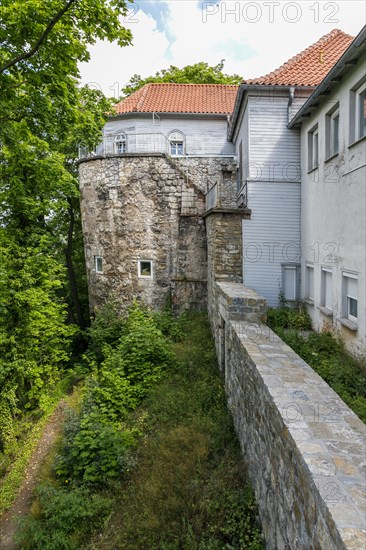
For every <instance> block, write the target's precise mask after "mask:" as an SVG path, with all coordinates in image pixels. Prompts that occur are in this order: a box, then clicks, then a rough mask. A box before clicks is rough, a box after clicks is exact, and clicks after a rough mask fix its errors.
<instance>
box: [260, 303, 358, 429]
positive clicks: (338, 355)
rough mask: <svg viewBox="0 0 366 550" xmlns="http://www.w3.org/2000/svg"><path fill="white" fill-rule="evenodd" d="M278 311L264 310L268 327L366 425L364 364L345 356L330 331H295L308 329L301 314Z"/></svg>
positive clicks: (342, 348)
mask: <svg viewBox="0 0 366 550" xmlns="http://www.w3.org/2000/svg"><path fill="white" fill-rule="evenodd" d="M288 311H289V310H287V309H286V308H280V309H277V310H274V309H270V310H269V311H268V324H269V326H270V327H271V328H272V330H274V331H275V332H276V333H277V334H278V335H279V336H280V337H281V338H282V340H284V341H285V342H286V343H287V344H288V345H289V346H291V348H292V349H293V350H294V351H295V352H296V353H298V354H299V355H300V357H302V359H304V360H305V361H306V362H307V363H308V364H309V365H310V366H311V367H312V368H313V369H314V370H315V371H316V372H317V373H318V374H319V375H320V376H321V377H322V378H323V379H324V380H325V381H326V382H327V383H328V384H329V386H330V387H331V388H333V390H334V391H335V392H337V393H338V395H339V396H340V397H341V399H343V401H344V402H345V403H346V404H347V405H348V406H349V407H350V409H351V410H353V411H354V412H355V413H356V414H357V415H358V416H359V418H360V419H361V420H362V421H363V422H365V423H366V374H365V373H366V364H365V361H362V360H358V359H355V358H354V357H352V356H351V355H350V354H349V353H347V351H346V349H345V346H344V344H343V342H342V341H341V340H339V339H337V338H336V337H335V336H334V335H332V334H331V333H330V332H321V333H317V332H310V333H309V334H308V335H306V336H305V335H303V334H302V333H301V332H299V330H308V329H309V328H311V324H309V323H310V319H309V318H308V316H307V314H306V313H304V312H297V311H296V310H290V311H291V313H288Z"/></svg>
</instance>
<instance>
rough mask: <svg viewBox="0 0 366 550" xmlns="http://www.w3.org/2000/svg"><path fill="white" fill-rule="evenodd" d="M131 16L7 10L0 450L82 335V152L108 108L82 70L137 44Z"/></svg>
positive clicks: (0, 102) (95, 2)
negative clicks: (96, 55) (112, 47)
mask: <svg viewBox="0 0 366 550" xmlns="http://www.w3.org/2000/svg"><path fill="white" fill-rule="evenodd" d="M126 10H127V7H126V2H125V1H124V0H112V1H107V0H68V1H66V0H47V2H42V1H41V0H28V1H27V2H24V1H23V0H2V2H1V5H0V21H1V25H0V43H1V51H0V88H1V95H0V143H1V147H0V167H1V171H0V409H1V412H2V414H3V415H4V423H3V424H2V426H1V428H0V452H1V450H2V451H3V452H5V453H9V449H10V448H11V449H14V441H15V439H14V438H15V426H16V424H17V422H19V417H20V416H21V415H22V414H25V413H26V411H28V410H37V409H41V410H43V411H44V410H46V409H47V407H48V406H49V402H48V397H47V396H48V394H49V393H50V392H51V391H52V388H53V387H54V386H55V384H57V382H58V380H59V378H60V376H61V373H62V369H63V367H64V366H65V364H66V363H67V361H68V360H69V357H70V353H71V350H72V347H71V344H72V340H73V339H74V338H75V337H78V335H79V333H78V331H77V330H76V329H75V327H72V326H70V324H72V323H78V324H79V325H80V326H82V325H83V323H82V314H81V313H80V312H81V311H82V310H84V314H85V312H86V310H87V303H86V301H87V297H86V278H85V266H84V259H83V243H82V238H81V223H80V212H79V208H78V183H77V163H76V159H77V153H78V151H77V149H78V145H79V144H81V143H83V144H84V145H86V146H87V147H93V146H94V145H96V144H97V143H98V141H99V140H100V136H101V129H102V127H103V125H104V122H105V120H106V113H107V112H108V111H109V110H110V108H111V102H110V101H108V100H107V99H106V98H105V97H104V96H103V94H101V93H100V92H97V91H95V90H90V89H89V88H81V87H79V86H78V82H77V79H78V77H79V72H78V64H79V62H80V61H87V60H88V59H89V53H88V45H89V44H92V43H94V42H95V41H96V40H98V39H102V40H103V39H107V40H116V41H117V42H118V43H119V44H120V45H121V46H123V45H126V44H128V43H130V41H131V33H130V31H128V30H126V29H124V28H123V26H122V24H121V19H120V17H121V16H123V15H124V14H125V13H126ZM76 232H78V235H77V236H76V235H75V233H76ZM65 263H66V264H67V269H66V267H65ZM78 302H81V303H78ZM77 306H79V307H77ZM77 312H79V314H77ZM8 456H9V455H8Z"/></svg>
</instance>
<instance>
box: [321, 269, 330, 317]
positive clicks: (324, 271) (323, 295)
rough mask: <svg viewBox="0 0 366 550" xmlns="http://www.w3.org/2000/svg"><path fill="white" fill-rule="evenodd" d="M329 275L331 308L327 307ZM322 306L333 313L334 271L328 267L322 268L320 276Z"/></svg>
mask: <svg viewBox="0 0 366 550" xmlns="http://www.w3.org/2000/svg"><path fill="white" fill-rule="evenodd" d="M327 274H330V289H329V291H330V292H329V294H330V301H331V303H330V307H329V305H327V301H326V299H327V285H326V281H327ZM320 305H321V307H322V308H324V309H326V310H328V311H329V312H333V269H332V268H331V267H328V266H322V267H321V276H320Z"/></svg>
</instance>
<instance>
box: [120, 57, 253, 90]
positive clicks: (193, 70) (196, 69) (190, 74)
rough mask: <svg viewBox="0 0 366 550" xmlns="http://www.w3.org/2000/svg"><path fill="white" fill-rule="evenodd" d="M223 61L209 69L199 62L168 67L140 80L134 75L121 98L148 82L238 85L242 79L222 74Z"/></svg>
mask: <svg viewBox="0 0 366 550" xmlns="http://www.w3.org/2000/svg"><path fill="white" fill-rule="evenodd" d="M224 61H225V60H224V59H222V60H221V61H220V63H218V64H217V65H215V66H213V67H210V66H209V65H208V63H204V62H203V61H201V62H200V63H195V64H194V65H187V66H186V67H183V68H182V69H179V68H178V67H175V66H174V65H170V67H169V68H168V69H163V70H162V71H159V72H157V73H156V74H155V76H148V77H147V78H141V76H140V75H138V74H135V75H133V76H132V77H131V79H130V80H129V82H128V83H127V84H126V86H125V87H124V88H123V90H122V92H123V96H124V97H125V96H127V95H130V94H132V93H133V92H136V90H138V89H139V88H141V87H142V86H144V85H145V84H148V83H150V82H176V83H180V84H192V83H196V84H239V83H240V82H241V81H242V80H243V78H242V77H241V76H239V75H237V74H233V75H228V74H225V73H223V72H222V71H223V68H224Z"/></svg>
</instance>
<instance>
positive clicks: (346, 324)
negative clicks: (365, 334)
mask: <svg viewBox="0 0 366 550" xmlns="http://www.w3.org/2000/svg"><path fill="white" fill-rule="evenodd" d="M338 321H339V322H340V323H341V325H343V326H344V327H347V328H348V329H349V330H352V331H353V332H357V331H358V325H357V323H355V322H354V321H350V320H349V319H344V318H342V319H338Z"/></svg>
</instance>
